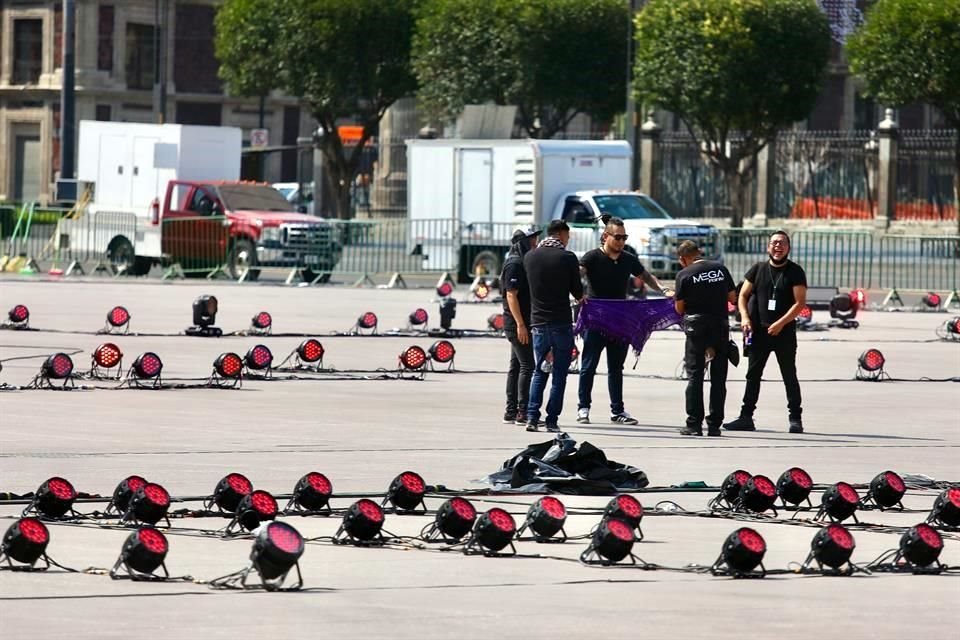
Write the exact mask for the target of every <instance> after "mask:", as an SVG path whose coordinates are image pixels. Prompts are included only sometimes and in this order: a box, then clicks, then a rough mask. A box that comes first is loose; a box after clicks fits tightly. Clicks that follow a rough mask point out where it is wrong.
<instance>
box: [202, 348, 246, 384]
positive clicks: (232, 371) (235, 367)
mask: <svg viewBox="0 0 960 640" xmlns="http://www.w3.org/2000/svg"><path fill="white" fill-rule="evenodd" d="M217 378H223V379H225V380H232V381H233V386H236V385H238V384H240V381H241V380H242V378H243V359H242V358H241V357H240V356H239V355H237V354H236V353H232V352H229V351H228V352H227V353H221V354H220V355H219V356H217V359H216V360H214V361H213V375H212V376H210V383H211V384H217Z"/></svg>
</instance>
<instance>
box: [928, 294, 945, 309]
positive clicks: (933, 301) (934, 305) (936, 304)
mask: <svg viewBox="0 0 960 640" xmlns="http://www.w3.org/2000/svg"><path fill="white" fill-rule="evenodd" d="M941 302H942V300H941V299H940V295H939V294H937V293H934V292H932V291H931V292H930V293H928V294H927V295H925V296H923V304H924V305H926V306H928V307H930V308H931V309H939V308H940V303H941Z"/></svg>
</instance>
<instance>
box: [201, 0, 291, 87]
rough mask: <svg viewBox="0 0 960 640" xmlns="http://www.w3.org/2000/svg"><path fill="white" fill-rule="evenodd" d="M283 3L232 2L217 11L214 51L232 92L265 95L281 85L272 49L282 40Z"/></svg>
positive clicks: (272, 0) (266, 0)
mask: <svg viewBox="0 0 960 640" xmlns="http://www.w3.org/2000/svg"><path fill="white" fill-rule="evenodd" d="M282 4H283V0H228V1H227V2H225V3H224V4H223V6H221V7H220V10H219V11H218V12H217V16H216V21H215V28H216V36H215V40H214V48H215V52H216V56H217V58H218V59H219V60H220V69H219V75H220V77H221V78H223V80H224V81H225V82H226V83H227V87H228V89H229V90H230V92H231V93H233V94H235V95H240V96H263V95H266V94H268V93H269V92H270V90H271V89H275V88H277V87H278V86H279V77H278V74H277V60H276V57H275V56H274V55H273V54H272V52H271V50H272V48H273V47H274V46H275V45H276V43H277V42H278V41H279V40H280V32H279V23H278V20H277V18H278V17H279V14H278V9H279V8H280V7H281V6H282Z"/></svg>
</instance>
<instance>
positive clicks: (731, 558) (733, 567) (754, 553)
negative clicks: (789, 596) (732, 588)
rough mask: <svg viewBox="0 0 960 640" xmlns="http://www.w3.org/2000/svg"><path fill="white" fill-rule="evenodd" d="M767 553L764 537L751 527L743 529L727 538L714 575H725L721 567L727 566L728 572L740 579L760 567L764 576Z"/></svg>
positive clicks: (714, 566)
mask: <svg viewBox="0 0 960 640" xmlns="http://www.w3.org/2000/svg"><path fill="white" fill-rule="evenodd" d="M766 552H767V543H766V541H764V539H763V536H761V535H760V534H759V533H757V532H756V531H754V530H753V529H750V528H749V527H741V528H740V529H737V530H736V531H734V532H733V533H731V534H730V535H729V536H727V539H726V541H725V542H724V543H723V548H722V549H721V551H720V557H719V558H718V559H717V561H716V562H715V563H714V564H713V567H711V570H712V571H713V573H714V574H717V573H723V569H722V568H721V567H722V564H726V565H727V571H729V572H730V573H732V574H733V575H734V576H737V577H739V576H744V575H748V574H750V573H751V572H752V571H753V570H754V569H755V568H756V567H757V566H758V565H759V566H760V569H761V574H760V575H761V576H762V575H763V574H765V573H766V570H765V569H763V564H762V562H763V556H764V554H766Z"/></svg>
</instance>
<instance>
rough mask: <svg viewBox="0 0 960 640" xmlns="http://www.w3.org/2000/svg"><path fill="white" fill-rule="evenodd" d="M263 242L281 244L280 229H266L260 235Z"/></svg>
mask: <svg viewBox="0 0 960 640" xmlns="http://www.w3.org/2000/svg"><path fill="white" fill-rule="evenodd" d="M260 241H261V242H280V227H264V228H263V231H262V232H261V233H260Z"/></svg>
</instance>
